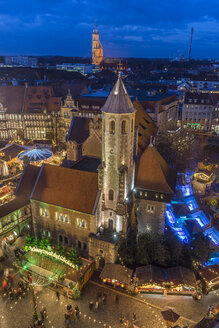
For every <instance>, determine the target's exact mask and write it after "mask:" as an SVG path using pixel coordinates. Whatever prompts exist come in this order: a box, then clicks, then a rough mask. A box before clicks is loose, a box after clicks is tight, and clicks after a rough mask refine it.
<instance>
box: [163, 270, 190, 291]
mask: <svg viewBox="0 0 219 328" xmlns="http://www.w3.org/2000/svg"><path fill="white" fill-rule="evenodd" d="M166 277H167V278H166V282H165V287H166V289H167V293H168V294H178V295H193V293H194V292H195V291H196V278H195V274H194V272H193V271H192V270H190V269H187V268H185V267H182V266H177V267H173V268H168V269H166Z"/></svg>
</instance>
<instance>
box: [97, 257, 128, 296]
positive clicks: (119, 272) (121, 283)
mask: <svg viewBox="0 0 219 328" xmlns="http://www.w3.org/2000/svg"><path fill="white" fill-rule="evenodd" d="M132 274H133V270H131V269H128V268H125V267H124V266H122V265H120V264H111V263H107V264H105V266H104V268H103V270H102V272H101V274H100V278H101V280H102V282H103V283H104V284H106V285H109V286H113V287H115V288H120V289H126V290H127V289H128V288H129V286H130V283H131V277H132Z"/></svg>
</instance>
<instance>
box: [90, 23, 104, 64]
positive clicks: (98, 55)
mask: <svg viewBox="0 0 219 328" xmlns="http://www.w3.org/2000/svg"><path fill="white" fill-rule="evenodd" d="M102 60H103V47H102V45H101V43H100V37H99V31H98V29H97V25H96V24H95V27H94V30H93V34H92V64H93V65H100V63H101V62H102Z"/></svg>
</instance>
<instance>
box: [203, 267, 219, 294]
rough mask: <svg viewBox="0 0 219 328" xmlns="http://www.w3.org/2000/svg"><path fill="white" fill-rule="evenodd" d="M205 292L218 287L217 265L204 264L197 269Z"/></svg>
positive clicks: (218, 270)
mask: <svg viewBox="0 0 219 328" xmlns="http://www.w3.org/2000/svg"><path fill="white" fill-rule="evenodd" d="M198 275H199V277H200V279H201V281H202V283H203V285H204V288H205V291H206V293H208V292H209V291H210V290H214V289H217V288H218V287H219V265H217V264H215V265H209V266H205V267H203V268H202V269H200V270H199V271H198Z"/></svg>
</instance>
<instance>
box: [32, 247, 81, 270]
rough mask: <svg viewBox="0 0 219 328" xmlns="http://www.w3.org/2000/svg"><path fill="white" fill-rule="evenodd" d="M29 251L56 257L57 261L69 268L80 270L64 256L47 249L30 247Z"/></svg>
mask: <svg viewBox="0 0 219 328" xmlns="http://www.w3.org/2000/svg"><path fill="white" fill-rule="evenodd" d="M29 249H30V250H31V251H32V252H35V253H41V254H45V255H48V256H52V257H54V258H55V259H57V260H60V261H61V262H63V263H65V264H67V265H68V266H70V267H71V268H73V269H75V270H78V266H77V265H76V264H73V263H71V262H70V261H69V260H67V259H66V258H65V257H64V256H61V255H58V254H56V253H54V252H52V251H47V250H45V249H40V248H36V247H33V246H29Z"/></svg>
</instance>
